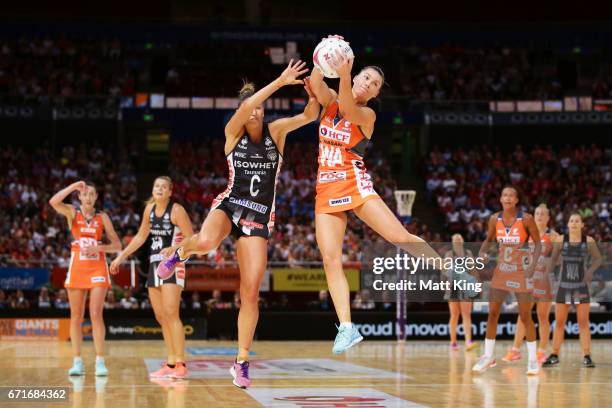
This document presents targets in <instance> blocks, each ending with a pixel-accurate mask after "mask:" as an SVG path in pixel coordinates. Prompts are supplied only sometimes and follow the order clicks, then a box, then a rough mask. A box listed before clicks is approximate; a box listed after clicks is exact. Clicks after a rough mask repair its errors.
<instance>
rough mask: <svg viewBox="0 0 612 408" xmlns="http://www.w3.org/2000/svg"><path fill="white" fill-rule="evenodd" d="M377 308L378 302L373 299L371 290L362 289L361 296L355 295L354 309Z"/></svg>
mask: <svg viewBox="0 0 612 408" xmlns="http://www.w3.org/2000/svg"><path fill="white" fill-rule="evenodd" d="M375 308H376V304H375V303H374V301H373V300H372V298H371V296H370V291H369V290H367V289H362V290H361V292H359V296H357V295H355V299H354V300H353V309H359V310H372V309H375Z"/></svg>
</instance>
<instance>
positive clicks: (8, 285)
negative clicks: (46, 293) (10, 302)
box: [0, 268, 49, 290]
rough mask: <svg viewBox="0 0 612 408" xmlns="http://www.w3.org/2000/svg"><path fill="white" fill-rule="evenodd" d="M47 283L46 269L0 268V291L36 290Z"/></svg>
mask: <svg viewBox="0 0 612 408" xmlns="http://www.w3.org/2000/svg"><path fill="white" fill-rule="evenodd" d="M47 283H49V270H48V269H46V268H0V289H3V290H17V289H21V290H36V289H40V288H41V287H43V286H44V285H46V284H47Z"/></svg>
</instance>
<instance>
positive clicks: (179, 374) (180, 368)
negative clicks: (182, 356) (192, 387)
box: [170, 362, 189, 380]
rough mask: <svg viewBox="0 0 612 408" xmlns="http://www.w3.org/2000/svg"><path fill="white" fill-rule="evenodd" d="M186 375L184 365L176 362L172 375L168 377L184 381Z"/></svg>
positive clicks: (187, 371)
mask: <svg viewBox="0 0 612 408" xmlns="http://www.w3.org/2000/svg"><path fill="white" fill-rule="evenodd" d="M188 375H189V370H187V366H186V365H185V363H183V362H178V363H176V367H174V370H173V371H172V374H170V377H172V378H174V379H175V380H184V379H185V378H187V376H188Z"/></svg>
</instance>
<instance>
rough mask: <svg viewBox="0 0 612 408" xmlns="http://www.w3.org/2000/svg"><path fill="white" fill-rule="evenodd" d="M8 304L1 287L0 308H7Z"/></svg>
mask: <svg viewBox="0 0 612 408" xmlns="http://www.w3.org/2000/svg"><path fill="white" fill-rule="evenodd" d="M8 306H9V305H8V304H7V302H6V294H5V293H4V291H3V290H2V289H0V310H2V309H7V308H8Z"/></svg>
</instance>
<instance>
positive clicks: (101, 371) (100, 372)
mask: <svg viewBox="0 0 612 408" xmlns="http://www.w3.org/2000/svg"><path fill="white" fill-rule="evenodd" d="M107 375H108V370H107V369H106V366H105V365H104V361H96V377H106V376H107Z"/></svg>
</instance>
